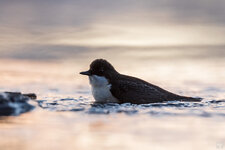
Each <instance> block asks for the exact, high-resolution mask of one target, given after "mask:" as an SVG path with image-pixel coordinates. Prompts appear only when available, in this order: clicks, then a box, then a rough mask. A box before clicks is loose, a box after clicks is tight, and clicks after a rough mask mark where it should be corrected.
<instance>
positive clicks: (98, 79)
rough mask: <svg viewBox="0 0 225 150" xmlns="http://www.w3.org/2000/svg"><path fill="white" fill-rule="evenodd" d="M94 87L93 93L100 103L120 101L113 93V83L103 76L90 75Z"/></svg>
mask: <svg viewBox="0 0 225 150" xmlns="http://www.w3.org/2000/svg"><path fill="white" fill-rule="evenodd" d="M89 81H90V84H91V88H92V94H93V96H94V98H95V101H96V102H100V103H118V100H117V99H116V98H115V97H114V96H113V95H112V94H111V92H110V89H111V84H109V82H108V80H107V79H106V78H105V77H103V76H97V75H92V76H89Z"/></svg>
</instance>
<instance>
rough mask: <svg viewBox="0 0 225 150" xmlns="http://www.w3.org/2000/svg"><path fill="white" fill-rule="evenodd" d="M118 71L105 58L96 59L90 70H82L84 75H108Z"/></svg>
mask: <svg viewBox="0 0 225 150" xmlns="http://www.w3.org/2000/svg"><path fill="white" fill-rule="evenodd" d="M113 73H117V71H116V70H115V69H114V67H113V66H112V65H111V64H110V63H109V62H108V61H106V60H105V59H96V60H94V61H93V62H92V63H91V65H90V69H89V70H88V71H83V72H80V74H82V75H88V76H92V75H97V76H104V77H107V76H108V75H110V74H113Z"/></svg>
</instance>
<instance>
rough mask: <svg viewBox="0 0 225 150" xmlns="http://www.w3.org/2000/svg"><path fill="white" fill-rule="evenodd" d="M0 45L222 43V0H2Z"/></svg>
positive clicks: (224, 41)
mask: <svg viewBox="0 0 225 150" xmlns="http://www.w3.org/2000/svg"><path fill="white" fill-rule="evenodd" d="M0 32H1V34H0V50H9V49H10V50H16V49H20V48H21V47H24V46H25V45H42V46H43V45H47V46H49V45H53V46H57V45H67V46H81V47H88V46H89V47H90V46H92V47H110V46H131V47H148V46H174V45H224V44H225V1H224V0H157V1H156V0H117V1H112V0H63V1H62V0H27V1H26V0H0Z"/></svg>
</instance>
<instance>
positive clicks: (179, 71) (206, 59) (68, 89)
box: [0, 46, 225, 150]
mask: <svg viewBox="0 0 225 150" xmlns="http://www.w3.org/2000/svg"><path fill="white" fill-rule="evenodd" d="M71 49H72V48H71V47H70V48H68V47H67V48H66V47H64V49H63V51H61V50H58V51H57V50H56V51H55V49H54V47H52V50H51V49H50V50H48V51H46V53H47V54H46V56H49V57H47V58H45V59H41V60H40V59H38V57H41V56H42V55H43V53H42V52H39V51H36V50H30V51H26V52H24V51H21V53H19V52H17V53H14V54H13V55H12V53H4V57H3V56H2V58H1V60H0V64H1V65H0V75H1V79H0V83H1V85H0V89H1V91H23V92H25V93H30V92H34V93H36V94H37V96H38V98H37V100H32V101H30V103H31V104H33V105H34V106H36V108H35V109H34V110H32V111H31V112H28V113H24V114H22V115H20V116H10V117H1V118H0V135H1V136H0V149H4V150H7V149H10V150H11V149H23V150H39V149H50V150H51V149H54V150H57V149H59V150H60V149H98V150H99V149H129V150H130V149H131V150H132V149H134V150H136V149H210V150H211V149H225V96H224V93H225V70H224V66H225V53H224V52H225V51H224V49H225V47H224V46H208V47H206V46H205V47H204V46H203V47H201V46H200V47H195V46H187V47H146V48H143V47H136V48H135V47H133V48H129V47H105V48H80V47H79V48H78V47H74V50H71ZM81 49H82V50H81ZM22 54H25V55H22ZM21 56H23V57H21ZM100 57H101V58H106V59H107V60H109V61H110V62H111V63H112V64H113V65H114V66H115V68H116V69H117V70H118V71H119V72H121V73H124V74H129V75H132V76H136V77H139V78H142V79H144V80H146V81H148V82H151V83H153V84H156V85H158V86H160V87H163V88H165V89H167V90H169V91H171V92H174V93H177V94H181V95H186V96H198V97H202V98H204V100H203V101H202V102H199V103H189V102H177V101H172V102H168V103H155V104H143V105H134V104H129V103H125V104H120V105H119V104H113V103H112V104H104V105H103V104H93V102H94V100H93V97H92V95H91V92H90V87H89V85H88V79H87V78H86V77H84V76H81V75H79V72H80V71H84V70H86V69H88V65H89V63H90V62H91V61H92V60H93V59H95V58H100ZM35 58H37V59H35ZM41 58H44V57H41ZM5 64H7V65H5Z"/></svg>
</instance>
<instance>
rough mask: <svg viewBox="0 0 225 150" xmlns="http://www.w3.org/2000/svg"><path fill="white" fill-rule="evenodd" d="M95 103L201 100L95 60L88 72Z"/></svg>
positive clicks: (103, 61)
mask: <svg viewBox="0 0 225 150" xmlns="http://www.w3.org/2000/svg"><path fill="white" fill-rule="evenodd" d="M80 74H81V75H87V76H88V77H89V83H90V84H91V89H92V95H93V97H94V99H95V103H119V104H122V103H132V104H149V103H160V102H168V101H182V102H200V101H201V100H202V98H193V97H187V96H181V95H177V94H174V93H171V92H169V91H167V90H164V89H162V88H160V87H158V86H156V85H154V84H151V83H149V82H146V81H144V80H142V79H139V78H136V77H132V76H128V75H124V74H120V73H119V72H118V71H117V70H116V69H115V68H114V67H113V66H112V65H111V64H110V63H109V62H108V61H107V60H105V59H95V60H94V61H93V62H92V63H91V64H90V68H89V70H88V71H83V72H80Z"/></svg>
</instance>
